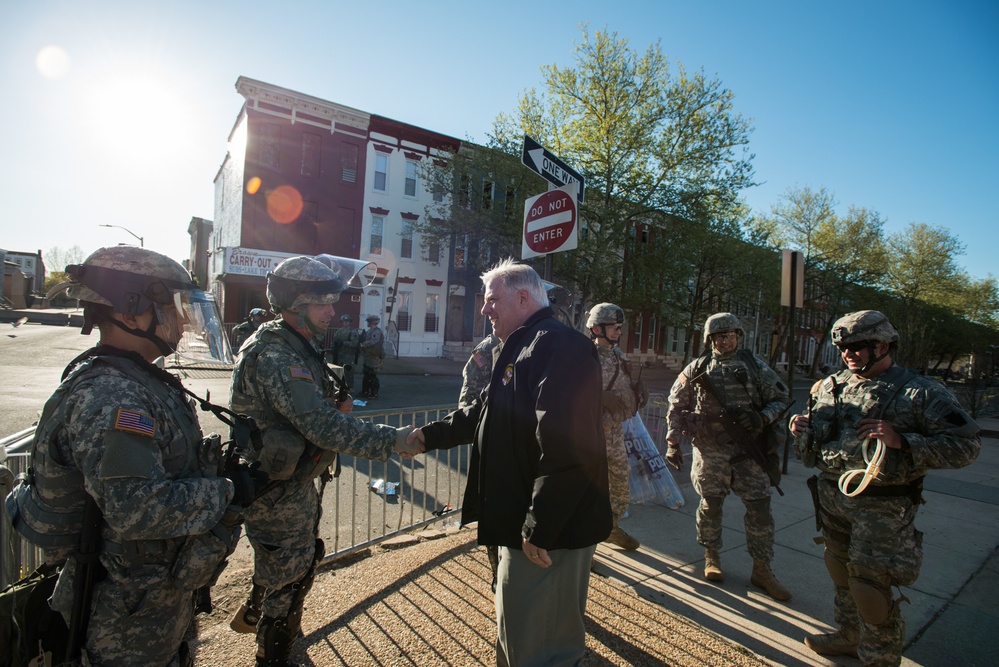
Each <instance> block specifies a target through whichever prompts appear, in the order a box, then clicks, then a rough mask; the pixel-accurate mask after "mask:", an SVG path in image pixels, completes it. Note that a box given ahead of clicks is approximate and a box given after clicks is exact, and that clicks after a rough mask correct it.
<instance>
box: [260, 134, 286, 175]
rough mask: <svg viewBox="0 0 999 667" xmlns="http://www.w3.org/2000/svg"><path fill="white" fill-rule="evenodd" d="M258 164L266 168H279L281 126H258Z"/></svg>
mask: <svg viewBox="0 0 999 667" xmlns="http://www.w3.org/2000/svg"><path fill="white" fill-rule="evenodd" d="M258 155H259V158H260V166H261V167H267V168H268V169H275V170H276V169H280V168H281V162H280V160H279V157H280V155H281V128H280V127H278V126H277V125H266V124H265V125H261V126H260V150H259V151H258Z"/></svg>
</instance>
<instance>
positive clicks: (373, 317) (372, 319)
mask: <svg viewBox="0 0 999 667" xmlns="http://www.w3.org/2000/svg"><path fill="white" fill-rule="evenodd" d="M364 321H365V322H367V323H368V324H371V323H372V322H374V323H375V324H378V323H379V322H381V321H382V318H380V317H378V316H377V315H368V316H367V317H365V318H364Z"/></svg>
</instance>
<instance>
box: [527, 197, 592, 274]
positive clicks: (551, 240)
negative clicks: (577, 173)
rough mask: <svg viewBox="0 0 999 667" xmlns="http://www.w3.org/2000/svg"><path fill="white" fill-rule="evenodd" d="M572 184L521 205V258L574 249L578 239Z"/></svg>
mask: <svg viewBox="0 0 999 667" xmlns="http://www.w3.org/2000/svg"><path fill="white" fill-rule="evenodd" d="M576 211H577V206H576V184H575V183H570V184H568V185H564V186H562V187H560V188H556V189H554V190H549V191H548V192H545V193H543V194H540V195H538V196H537V197H532V198H530V199H528V200H527V201H526V202H524V243H523V246H522V247H521V259H527V258H528V257H537V256H539V255H547V254H549V253H553V252H562V251H563V250H575V249H576V246H577V243H578V239H579V226H578V225H577V224H576V220H577V213H576Z"/></svg>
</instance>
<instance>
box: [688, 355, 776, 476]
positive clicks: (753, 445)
mask: <svg viewBox="0 0 999 667" xmlns="http://www.w3.org/2000/svg"><path fill="white" fill-rule="evenodd" d="M691 382H700V383H701V386H702V387H704V388H705V389H706V390H707V392H708V393H709V394H711V396H713V397H714V399H715V400H716V401H717V402H718V405H720V406H721V409H722V411H721V423H722V426H723V427H724V429H725V432H726V433H728V434H729V436H730V437H731V438H732V439H733V440H735V441H736V442H738V443H739V444H740V445H742V448H743V449H744V450H745V452H746V455H747V456H749V457H750V458H752V459H753V460H754V461H756V463H757V464H758V465H759V466H760V467H761V468H763V472H765V473H766V474H767V479H769V480H770V486H772V487H774V488H775V489H777V493H779V494H780V495H782V496H783V495H784V491H783V490H782V489H781V488H780V484H779V483H778V482H777V480H776V478H774V475H773V473H772V472H771V471H770V465H769V463H768V461H767V455H766V453H765V452H764V451H763V449H762V448H761V447H760V440H762V439H763V436H764V435H765V433H760V434H759V435H757V436H754V435H753V434H752V433H751V432H750V431H749V429H747V428H746V427H744V426H743V425H742V424H740V423H739V422H738V420H737V419H736V417H735V415H734V414H733V413H732V410H730V409H729V408H728V406H726V405H725V401H723V400H722V397H721V392H719V391H718V388H717V387H716V386H715V384H714V382H712V381H711V378H710V376H708V372H707V369H705V370H704V371H703V372H701V373H700V374H699V375H697V376H696V377H694V378H692V379H691ZM792 404H793V401H792V402H791V403H789V404H788V406H787V407H786V408H784V410H783V411H781V415H783V414H785V413H786V412H787V411H788V410H789V409H790V407H791V405H792ZM780 418H781V417H780V416H779V415H778V417H777V419H780ZM775 421H776V420H775ZM740 458H741V457H740Z"/></svg>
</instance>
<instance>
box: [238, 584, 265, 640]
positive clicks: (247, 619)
mask: <svg viewBox="0 0 999 667" xmlns="http://www.w3.org/2000/svg"><path fill="white" fill-rule="evenodd" d="M266 590H267V589H266V588H264V587H263V586H260V585H258V584H253V588H252V589H251V590H250V597H249V598H247V600H246V602H244V603H243V605H242V606H241V607H240V608H239V611H237V612H236V613H235V614H234V615H233V617H232V619H231V620H230V621H229V627H230V628H232V629H233V630H235V631H236V632H239V633H243V634H249V633H251V632H256V631H257V623H258V622H259V621H260V605H261V603H262V602H263V600H264V593H265V592H266Z"/></svg>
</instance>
